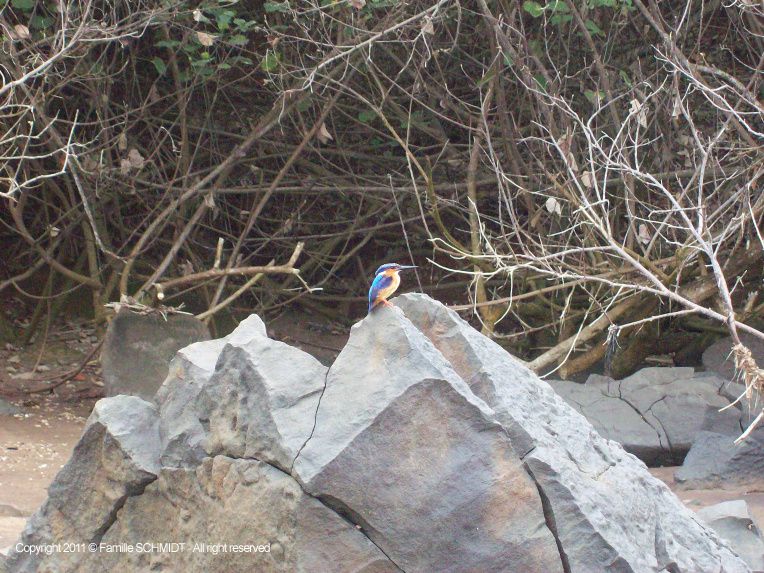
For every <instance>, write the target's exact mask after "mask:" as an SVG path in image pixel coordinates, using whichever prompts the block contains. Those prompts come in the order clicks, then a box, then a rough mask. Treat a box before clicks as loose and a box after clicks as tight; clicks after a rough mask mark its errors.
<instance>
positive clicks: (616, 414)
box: [550, 368, 747, 466]
mask: <svg viewBox="0 0 764 573" xmlns="http://www.w3.org/2000/svg"><path fill="white" fill-rule="evenodd" d="M550 384H551V385H552V387H553V388H554V389H555V391H556V392H557V393H558V394H560V395H561V396H562V397H563V398H564V399H565V400H566V401H567V402H568V403H569V404H570V405H571V406H573V407H574V408H575V409H576V410H577V411H578V412H580V413H581V414H583V415H584V416H585V417H586V418H587V420H589V421H590V422H591V423H592V425H593V426H594V427H595V428H596V429H597V431H598V432H599V433H600V434H602V435H603V436H604V437H606V438H608V439H611V440H614V441H616V442H618V443H620V444H621V445H623V447H624V448H625V449H626V451H628V452H630V453H632V454H634V455H635V456H637V457H638V458H640V459H641V460H642V461H644V462H645V463H646V464H648V465H650V466H657V465H676V464H680V463H681V462H682V460H683V459H684V457H685V456H686V455H687V452H688V451H689V449H690V446H691V445H692V443H693V442H694V441H695V439H696V436H697V435H698V433H699V432H701V431H713V432H718V433H724V434H727V435H730V436H739V435H740V433H741V432H742V427H743V422H744V420H743V418H744V416H743V414H742V413H741V411H740V409H738V408H729V409H727V410H724V411H720V410H721V409H722V408H723V407H725V406H728V405H729V404H730V397H729V396H731V395H732V393H734V392H735V391H737V390H738V389H739V388H737V386H738V385H732V384H730V383H729V382H728V381H726V380H723V379H722V378H720V377H719V376H717V375H715V374H709V373H705V372H697V373H696V372H695V371H694V370H693V369H692V368H643V369H642V370H640V371H638V372H636V373H634V374H633V375H631V376H629V377H628V378H624V379H623V380H613V379H612V378H608V377H606V376H601V375H597V374H592V375H591V376H589V379H588V380H587V381H586V384H577V383H575V382H568V381H562V380H552V381H550ZM745 418H746V419H747V416H745Z"/></svg>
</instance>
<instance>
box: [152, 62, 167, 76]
mask: <svg viewBox="0 0 764 573" xmlns="http://www.w3.org/2000/svg"><path fill="white" fill-rule="evenodd" d="M151 63H152V64H154V67H155V68H156V70H157V73H158V74H159V75H160V76H163V75H164V73H165V72H166V71H167V64H165V63H164V60H162V59H161V58H154V59H152V60H151Z"/></svg>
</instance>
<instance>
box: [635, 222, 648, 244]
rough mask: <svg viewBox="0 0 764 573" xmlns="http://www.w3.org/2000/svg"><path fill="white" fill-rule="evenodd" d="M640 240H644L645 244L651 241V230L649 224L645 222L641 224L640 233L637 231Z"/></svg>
mask: <svg viewBox="0 0 764 573" xmlns="http://www.w3.org/2000/svg"><path fill="white" fill-rule="evenodd" d="M637 235H638V237H639V240H640V241H642V242H643V243H644V244H645V245H646V244H647V243H649V242H650V239H651V237H650V231H649V230H648V228H647V225H645V224H644V223H640V225H639V233H637Z"/></svg>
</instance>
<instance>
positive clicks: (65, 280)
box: [0, 0, 764, 374]
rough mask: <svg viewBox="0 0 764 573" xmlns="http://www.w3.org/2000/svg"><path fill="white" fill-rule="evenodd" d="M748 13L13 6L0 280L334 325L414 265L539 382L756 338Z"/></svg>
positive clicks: (753, 96)
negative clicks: (379, 270)
mask: <svg viewBox="0 0 764 573" xmlns="http://www.w3.org/2000/svg"><path fill="white" fill-rule="evenodd" d="M763 15H764V14H763V13H762V8H761V4H760V3H757V2H755V1H749V0H733V1H732V2H725V3H722V2H721V1H719V0H710V1H706V2H698V1H693V0H687V1H686V2H660V3H658V2H654V1H647V0H585V1H581V0H549V1H548V2H547V3H543V2H536V1H531V0H527V1H525V2H523V3H520V2H513V1H510V0H491V1H489V0H474V1H473V0H471V1H470V2H461V1H459V0H440V1H438V2H419V1H413V2H403V1H397V0H378V1H373V0H347V1H345V0H341V1H337V2H333V1H325V0H322V1H320V2H309V1H295V0H285V1H284V2H274V1H268V2H265V3H261V2H253V1H247V0H243V1H240V2H236V1H206V2H201V3H199V2H185V1H182V2H167V1H153V0H152V1H148V2H142V3H138V2H114V3H108V2H103V1H100V0H85V1H78V2H70V1H67V0H57V1H53V2H35V1H34V0H10V2H6V3H5V4H4V8H3V9H2V13H1V14H0V24H2V27H3V30H4V36H3V49H2V51H0V65H2V72H3V79H4V85H3V87H2V88H0V97H2V115H1V116H0V121H2V131H3V134H4V135H3V138H2V140H1V141H0V146H2V156H3V157H2V166H3V176H2V177H3V189H2V200H3V202H4V204H5V208H4V209H3V211H2V212H1V213H0V222H2V233H3V235H2V241H3V245H4V256H3V268H2V272H3V273H4V274H5V280H4V281H3V282H2V283H0V289H3V291H4V292H9V291H8V289H10V288H12V285H14V284H15V285H21V286H23V285H24V280H25V279H29V278H30V277H33V278H34V279H35V280H39V277H43V282H44V280H45V277H46V276H47V277H49V278H48V280H47V284H46V285H45V287H44V288H43V289H41V290H40V291H38V294H39V292H44V293H45V294H46V295H55V294H57V293H62V292H66V291H68V290H71V289H72V288H74V287H77V286H80V288H85V289H89V290H90V291H91V292H92V294H93V301H94V305H93V306H94V308H95V309H96V311H97V312H101V310H102V309H103V304H105V303H107V302H109V301H116V300H119V298H120V295H124V296H129V297H132V298H135V299H136V300H137V301H139V302H141V303H145V304H154V303H155V302H156V301H157V299H160V300H161V302H163V303H165V304H173V303H174V301H175V302H177V301H178V300H179V298H178V297H179V296H180V295H184V296H185V298H186V299H188V291H189V290H192V289H193V290H194V291H195V292H196V293H198V294H200V295H201V296H199V297H197V298H196V301H197V302H196V306H197V307H198V308H194V310H196V311H198V312H200V313H202V316H203V317H204V318H209V317H211V316H213V315H214V314H215V313H220V312H228V311H230V310H231V309H233V308H236V307H241V306H246V307H248V308H251V309H254V310H259V311H261V312H262V311H265V312H267V311H269V310H273V309H275V308H279V307H281V306H283V305H285V304H288V303H291V302H294V301H295V300H296V301H298V302H300V303H303V304H309V305H311V306H312V307H313V308H322V309H324V310H325V311H326V312H329V313H331V312H337V311H336V309H337V308H338V306H337V305H338V303H339V302H355V301H360V300H362V299H363V296H364V294H365V291H366V288H367V286H368V280H369V279H368V277H369V274H370V272H371V271H373V269H374V268H376V266H377V265H378V264H379V263H381V262H386V261H389V260H399V261H401V262H408V261H410V260H413V261H415V262H416V263H418V264H420V265H423V266H424V267H425V268H424V269H420V274H419V277H418V278H419V279H420V280H421V282H422V283H424V284H425V285H427V284H431V285H432V284H435V285H440V287H441V288H445V287H444V286H443V285H444V284H445V286H452V287H455V288H456V289H457V291H456V292H457V293H461V297H462V298H463V301H462V302H464V303H465V306H467V308H469V307H470V306H474V307H475V310H476V313H475V316H476V317H477V318H478V319H480V320H481V322H482V323H483V326H484V330H485V331H486V332H489V333H491V334H493V335H494V336H495V337H496V338H497V339H500V340H504V341H505V342H506V343H507V344H510V345H512V346H513V348H514V350H515V351H516V352H518V353H520V354H522V355H523V356H524V357H526V358H528V359H529V360H531V364H532V366H533V367H534V368H535V369H537V370H548V369H549V368H551V367H553V366H555V365H558V364H560V363H562V362H563V361H564V360H565V359H566V358H567V359H568V360H567V362H566V363H565V366H564V367H563V368H564V373H566V374H571V373H573V372H575V371H577V370H580V369H582V368H585V367H587V366H588V365H590V364H592V363H593V362H594V361H596V360H598V359H601V358H603V356H605V355H606V354H607V356H606V358H607V359H608V361H609V362H610V365H611V367H612V368H613V369H614V372H616V373H619V372H620V373H623V372H626V371H628V369H629V368H631V367H632V366H633V365H634V364H636V363H637V362H638V361H639V360H641V359H642V358H644V356H645V355H647V354H653V353H656V351H658V350H663V351H671V350H672V349H671V348H670V347H669V346H670V344H671V343H674V342H679V341H681V342H682V344H684V346H683V347H687V346H688V344H687V343H688V342H693V341H694V342H695V343H700V344H702V341H703V340H705V338H704V333H707V332H714V331H718V330H719V329H720V328H721V329H731V330H732V332H733V335H734V336H737V332H738V331H745V330H748V331H749V332H751V333H752V334H754V335H758V336H762V334H761V325H760V324H758V326H757V323H756V321H755V319H756V317H757V316H758V317H760V316H761V314H762V309H763V308H764V306H763V304H764V301H763V300H762V298H761V296H760V295H759V291H760V290H761V284H762V282H761V281H762V257H763V254H762V251H763V250H764V239H762V232H761V228H762V217H763V216H764V194H763V193H762V192H761V185H762V180H761V174H762V171H764V161H762V158H763V157H764V155H763V154H762V141H763V138H764V121H763V119H764V107H763V106H762V102H761V100H762V93H763V92H762V89H763V88H762V68H763V67H764V25H762V21H763V20H762V16H763ZM428 261H430V262H428ZM297 269H299V274H297ZM310 289H323V290H310ZM241 297H243V298H241ZM467 303H469V304H467ZM340 308H342V309H343V312H342V313H338V314H343V315H345V316H346V317H347V316H348V315H350V318H354V316H353V314H354V313H355V314H356V315H358V314H360V313H361V312H362V310H361V308H362V304H359V305H358V307H349V306H347V305H345V306H341V307H340ZM356 311H357V312H356ZM757 328H758V330H757ZM677 332H681V333H682V334H681V336H679V335H677V334H676V333H677ZM624 333H626V334H628V336H624ZM666 333H670V335H669V336H666ZM606 340H607V341H608V343H607V344H605V341H606ZM679 346H681V345H677V348H676V349H674V350H677V349H678V347H679ZM689 346H692V345H689ZM608 350H610V352H608ZM741 352H742V350H741ZM741 356H742V358H741V360H743V359H744V358H745V356H743V355H741Z"/></svg>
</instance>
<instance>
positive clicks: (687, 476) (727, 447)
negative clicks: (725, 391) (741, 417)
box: [674, 427, 764, 491]
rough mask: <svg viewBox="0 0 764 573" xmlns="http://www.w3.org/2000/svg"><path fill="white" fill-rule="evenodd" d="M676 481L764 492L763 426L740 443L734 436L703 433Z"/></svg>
mask: <svg viewBox="0 0 764 573" xmlns="http://www.w3.org/2000/svg"><path fill="white" fill-rule="evenodd" d="M674 480H675V481H676V483H677V486H678V487H680V488H682V489H737V488H746V489H748V490H749V491H764V427H757V428H756V429H755V430H754V431H753V432H751V433H750V434H749V435H748V437H746V439H745V440H744V441H743V442H741V443H740V444H735V438H734V437H733V436H727V435H724V434H717V433H714V432H701V433H700V434H699V435H698V439H697V440H696V441H695V443H694V444H693V445H692V448H690V452H689V453H688V454H687V457H686V458H685V460H684V463H683V464H682V467H681V468H679V469H678V470H677V471H676V472H675V473H674Z"/></svg>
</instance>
